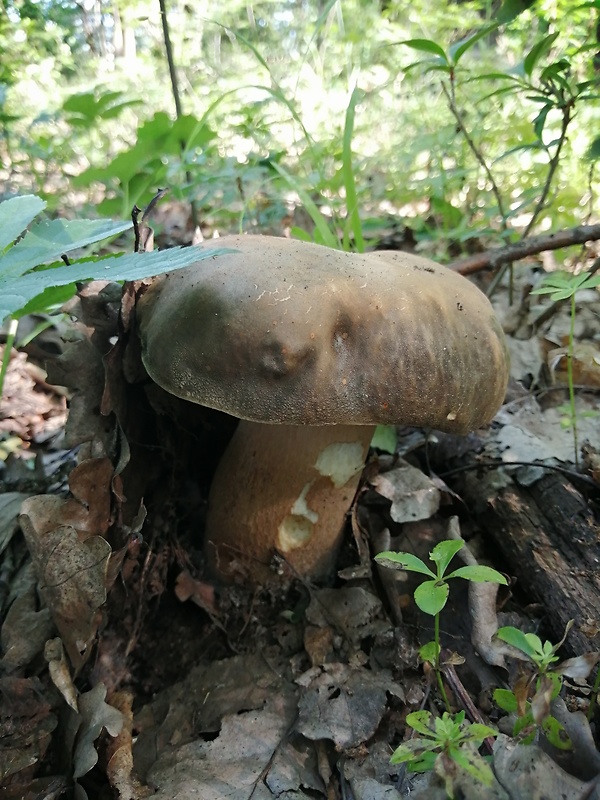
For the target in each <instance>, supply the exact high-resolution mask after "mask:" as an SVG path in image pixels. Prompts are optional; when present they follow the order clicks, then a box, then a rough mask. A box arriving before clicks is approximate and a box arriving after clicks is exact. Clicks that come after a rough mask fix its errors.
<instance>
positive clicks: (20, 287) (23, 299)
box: [0, 247, 232, 320]
mask: <svg viewBox="0 0 600 800" xmlns="http://www.w3.org/2000/svg"><path fill="white" fill-rule="evenodd" d="M226 252H232V251H231V250H226V249H224V248H218V247H217V248H209V249H207V248H206V247H174V248H172V249H170V250H155V251H154V252H152V253H131V254H129V255H118V256H107V257H106V258H103V259H98V260H94V261H89V260H86V261H85V262H83V261H80V262H78V261H75V262H73V264H70V265H69V266H68V267H67V266H56V267H53V268H51V269H47V270H42V271H39V272H30V273H29V274H28V275H24V276H23V277H21V278H17V279H16V280H14V279H11V280H5V279H3V278H2V277H0V320H4V319H5V318H6V317H7V316H9V315H16V314H17V312H19V310H20V309H22V308H23V307H24V306H25V305H26V304H27V303H29V302H30V301H31V300H33V298H35V297H37V296H38V295H39V294H41V293H42V292H43V291H44V290H45V289H47V288H48V287H52V286H65V285H67V284H71V283H74V282H76V281H83V280H88V279H99V278H102V279H104V280H108V281H123V280H127V281H135V280H141V279H142V278H149V277H151V276H152V275H158V274H160V273H163V272H171V271H173V270H175V269H181V268H183V267H187V266H189V265H190V264H194V263H196V262H197V261H202V260H203V259H205V258H213V257H214V256H218V255H221V254H223V253H226Z"/></svg>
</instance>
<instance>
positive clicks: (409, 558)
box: [375, 539, 506, 708]
mask: <svg viewBox="0 0 600 800" xmlns="http://www.w3.org/2000/svg"><path fill="white" fill-rule="evenodd" d="M463 546H464V541H463V540H462V539H448V540H447V541H444V542H440V543H439V544H436V546H435V547H434V548H433V550H432V551H431V553H430V554H429V558H430V559H431V561H433V562H434V564H435V567H436V571H435V572H433V571H432V570H431V569H429V567H428V566H427V564H425V562H424V561H421V559H420V558H418V557H417V556H415V555H413V554H412V553H395V552H392V551H386V552H384V553H379V555H377V556H375V561H377V563H378V564H381V565H382V566H384V567H390V568H391V569H403V570H407V571H408V572H418V573H420V574H422V575H427V577H429V578H430V580H427V581H423V583H421V584H420V585H419V586H417V588H416V589H415V595H414V597H415V603H416V604H417V606H418V607H419V608H420V609H421V611H423V612H424V613H425V614H429V615H430V616H432V617H433V618H434V637H435V638H434V641H433V642H430V643H429V644H426V645H424V646H423V647H422V648H421V650H420V653H421V658H423V660H424V661H430V662H431V663H432V664H433V667H434V669H435V671H436V674H437V678H438V685H439V687H440V692H441V694H442V697H443V698H444V702H445V703H446V707H447V708H448V701H447V699H446V695H445V691H444V686H443V683H442V678H441V675H440V650H441V646H440V611H441V610H442V609H443V608H444V606H445V605H446V601H447V600H448V594H449V592H450V587H449V586H448V581H449V580H451V579H452V578H464V579H465V580H467V581H474V582H475V583H486V582H490V583H501V584H506V578H505V577H504V576H503V575H501V574H500V573H499V572H498V571H497V570H495V569H492V568H491V567H485V566H480V565H472V566H465V567H459V568H458V569H455V570H453V571H452V572H450V573H448V574H446V570H447V569H448V567H449V565H450V562H451V561H452V559H453V558H454V556H455V555H456V554H457V553H458V551H459V550H460V549H461V548H462V547H463Z"/></svg>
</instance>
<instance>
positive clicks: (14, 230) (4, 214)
mask: <svg viewBox="0 0 600 800" xmlns="http://www.w3.org/2000/svg"><path fill="white" fill-rule="evenodd" d="M45 208H46V203H45V201H44V200H42V199H41V197H36V195H34V194H26V195H22V196H21V197H12V198H11V199H10V200H5V201H4V202H3V203H0V254H1V253H2V251H3V250H4V249H5V248H7V247H8V245H9V244H12V243H13V242H14V241H15V239H16V238H17V237H18V236H20V235H21V234H22V233H23V231H24V230H25V228H26V227H27V226H28V225H29V223H30V222H31V221H32V220H34V219H35V218H36V217H37V215H38V214H39V213H40V212H41V211H43V210H44V209H45ZM1 263H2V260H1V255H0V264H1Z"/></svg>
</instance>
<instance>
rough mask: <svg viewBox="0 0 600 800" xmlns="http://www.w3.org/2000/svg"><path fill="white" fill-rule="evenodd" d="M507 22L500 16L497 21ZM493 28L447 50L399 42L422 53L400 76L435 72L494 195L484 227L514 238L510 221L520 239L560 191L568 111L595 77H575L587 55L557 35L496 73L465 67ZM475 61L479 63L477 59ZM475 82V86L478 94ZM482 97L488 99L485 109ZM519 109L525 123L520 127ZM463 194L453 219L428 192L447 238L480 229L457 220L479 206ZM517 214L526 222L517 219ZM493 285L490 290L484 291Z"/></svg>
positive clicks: (593, 93) (462, 174) (426, 42)
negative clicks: (560, 44) (560, 43)
mask: <svg viewBox="0 0 600 800" xmlns="http://www.w3.org/2000/svg"><path fill="white" fill-rule="evenodd" d="M521 10H523V7H522V8H521ZM507 19H508V18H507V17H506V16H504V17H502V18H501V21H502V22H505V21H507ZM498 27H499V23H494V24H491V25H485V26H483V27H482V28H481V29H480V30H478V31H477V32H476V33H475V34H472V35H471V36H469V37H467V38H465V39H462V40H460V41H458V42H456V43H455V44H453V45H451V46H450V47H443V46H442V45H441V44H440V43H439V42H437V41H434V40H432V39H408V40H406V41H402V42H400V44H402V45H404V46H407V47H410V48H412V49H413V50H416V51H419V52H421V53H424V54H426V58H421V59H419V60H418V61H416V62H414V63H411V64H409V65H408V66H406V67H405V70H404V71H405V73H409V72H411V71H413V70H414V69H415V68H420V69H421V71H422V72H423V73H425V74H429V75H435V76H439V78H440V82H439V85H440V88H441V90H442V93H443V95H444V96H445V98H446V102H447V106H448V109H449V111H450V113H451V115H452V117H453V118H454V122H455V126H456V130H457V132H460V134H461V137H462V140H463V142H464V143H465V144H466V146H467V148H468V151H470V155H471V159H472V160H474V161H475V164H476V169H477V170H479V171H480V172H481V173H482V176H483V178H484V180H485V184H486V189H487V191H489V192H491V196H492V197H493V198H494V201H495V204H496V221H495V222H494V223H493V224H492V228H494V227H496V228H497V227H498V226H499V228H500V234H501V235H502V237H503V238H504V239H509V238H510V237H511V236H513V235H514V234H513V233H512V226H515V225H518V226H519V228H520V229H521V230H520V233H519V238H521V239H523V238H525V237H527V236H528V235H529V233H530V232H531V231H532V230H533V228H534V227H535V225H536V224H537V223H538V222H539V221H540V218H541V215H542V214H543V213H546V212H547V211H549V210H550V209H551V207H552V206H558V205H559V203H557V199H558V197H559V196H560V193H561V191H562V190H559V189H557V188H556V184H557V180H556V179H557V174H558V168H559V165H560V164H561V162H562V161H563V160H564V151H565V146H566V144H567V141H568V139H567V131H568V130H569V128H570V126H571V123H572V121H573V119H574V115H575V112H576V109H579V108H580V107H581V106H582V105H583V104H584V103H585V102H589V101H593V100H596V99H597V97H598V94H597V79H596V77H595V76H593V75H592V76H591V79H589V80H586V79H585V78H586V77H587V76H586V75H585V74H583V73H584V72H585V71H586V68H587V71H588V74H589V66H588V65H587V63H586V61H584V60H583V59H584V58H585V57H586V54H587V48H586V46H585V45H584V46H582V47H580V48H579V49H578V50H573V49H571V50H567V49H566V48H563V52H560V51H557V50H556V42H557V39H558V37H559V32H553V33H551V34H548V35H544V36H540V37H538V38H536V40H535V41H534V43H533V45H532V46H530V47H529V49H528V50H525V53H524V55H523V57H522V59H521V61H520V62H518V63H517V64H516V65H514V66H509V67H508V66H507V67H506V68H505V69H504V70H500V69H498V68H496V67H494V68H493V69H492V70H490V69H487V70H486V69H485V68H484V69H483V70H482V69H479V70H477V69H476V68H474V67H473V65H472V64H471V65H466V66H465V64H464V63H463V62H464V58H465V56H466V55H467V53H469V51H471V50H472V48H473V47H474V46H475V45H477V44H478V43H480V41H481V40H482V39H483V38H485V37H486V36H489V35H490V34H492V33H494V32H495V30H496V29H497V28H498ZM478 60H480V61H481V62H484V63H485V58H481V59H478ZM587 60H588V61H589V59H587ZM544 62H546V63H544ZM478 86H481V87H482V89H483V91H481V92H480V91H478ZM490 101H493V110H492V107H490ZM511 103H512V106H511ZM509 108H510V109H511V111H510V113H512V115H513V117H514V116H515V115H518V117H517V118H516V119H515V120H514V125H513V126H512V127H515V128H518V130H519V133H518V135H517V136H516V137H515V138H514V144H513V142H511V135H510V134H508V133H507V127H506V114H507V112H508V110H509ZM498 111H501V113H500V114H498ZM524 113H525V114H528V116H529V120H530V122H529V123H528V124H526V125H524V122H525V119H524V116H523V114H524ZM494 117H495V119H494ZM477 118H480V119H481V120H485V124H484V125H481V126H477V125H476V124H475V123H474V122H473V120H474V119H475V120H477ZM503 118H504V119H503ZM500 120H503V123H502V124H503V126H504V131H503V133H502V134H501V135H499V136H497V137H496V140H497V143H498V144H499V146H498V144H496V143H494V142H492V141H491V139H490V136H489V133H487V132H486V128H490V127H491V126H494V125H498V123H499V122H500ZM593 151H594V149H593V147H592V148H590V153H593ZM515 156H518V159H519V160H518V162H517V170H516V172H515V173H514V175H510V173H509V172H507V166H506V164H507V163H508V164H510V163H514V160H515ZM590 157H591V156H590ZM457 167H458V163H457ZM441 170H442V174H443V175H446V174H447V170H446V169H445V168H444V167H443V166H442V168H441ZM467 170H468V164H466V163H465V165H464V167H463V169H462V170H458V179H459V180H460V183H461V184H462V187H463V189H464V188H466V186H467V185H468V184H469V183H471V184H472V182H473V181H472V179H471V180H470V181H466V180H465V178H466V175H467ZM463 195H464V196H465V197H466V199H467V204H466V206H465V211H464V214H462V215H460V216H459V218H458V222H457V220H456V218H455V215H453V214H451V213H450V214H449V213H448V212H449V211H450V212H451V211H456V210H457V209H456V208H454V206H452V204H449V203H448V200H447V197H444V196H443V195H442V196H439V195H438V194H436V192H435V191H434V192H432V197H431V207H432V211H434V212H435V210H436V207H441V208H443V209H446V211H445V213H443V214H442V215H441V220H442V223H443V222H444V220H447V222H448V225H449V226H450V230H448V229H446V231H445V234H446V235H450V234H451V235H452V236H453V237H454V238H464V234H465V233H466V235H468V229H469V228H471V229H476V230H477V229H479V234H480V233H481V225H478V226H473V224H472V223H471V225H469V224H468V222H467V224H466V226H465V221H467V220H468V219H469V218H470V217H471V215H472V211H471V209H472V208H475V209H477V207H478V206H479V208H482V206H481V203H477V202H475V203H474V202H473V200H474V198H473V193H472V190H471V189H469V192H468V193H467V194H466V195H465V193H464V191H463ZM524 214H525V215H527V219H526V220H523V221H521V220H522V218H523V215H524ZM517 217H519V218H520V219H517ZM490 221H491V219H490ZM461 222H462V225H461V224H460V223H461ZM503 272H504V269H503V270H500V272H499V273H498V276H497V277H498V280H499V279H500V278H501V276H502V274H503ZM496 283H497V281H495V282H494V283H493V284H492V286H491V287H490V290H491V291H493V288H495V286H496Z"/></svg>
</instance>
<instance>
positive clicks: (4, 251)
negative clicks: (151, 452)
mask: <svg viewBox="0 0 600 800" xmlns="http://www.w3.org/2000/svg"><path fill="white" fill-rule="evenodd" d="M45 205H46V203H45V202H44V201H43V200H42V199H40V198H39V197H36V196H35V195H25V196H23V197H14V198H12V199H10V200H5V201H4V202H3V203H0V324H1V323H5V324H7V326H8V333H7V341H6V346H5V348H4V357H3V361H2V366H1V368H0V397H1V396H2V387H3V385H4V377H5V375H6V370H7V368H8V363H9V360H10V351H11V347H12V345H13V343H14V339H15V334H16V329H17V321H18V319H19V318H20V317H22V316H23V315H25V314H29V313H33V312H45V311H49V310H52V309H54V308H56V307H57V306H59V305H61V304H62V303H64V302H65V301H66V300H67V299H68V298H69V297H71V296H72V295H73V293H74V292H75V283H76V282H77V281H84V280H88V279H99V278H102V279H104V280H113V281H125V280H127V281H133V280H141V279H142V278H149V277H151V276H152V275H157V274H158V273H162V272H170V271H171V270H174V269H180V268H181V267H186V266H188V265H189V264H192V263H194V262H195V261H200V260H201V259H203V258H209V257H212V256H214V255H219V254H220V253H222V252H224V251H223V250H222V249H220V250H219V249H210V250H207V249H205V248H198V247H191V248H173V249H171V250H166V251H155V252H152V253H130V254H129V255H123V254H122V253H117V254H111V255H109V256H104V257H99V256H93V257H89V256H88V257H87V258H79V259H77V260H75V261H73V263H68V262H67V263H66V264H65V263H64V262H62V261H59V260H58V259H60V258H61V257H62V256H63V255H64V254H65V253H67V252H70V251H72V250H79V249H81V248H84V247H87V246H88V245H91V244H94V243H95V242H99V241H101V240H103V239H107V238H109V237H115V236H117V235H118V234H120V233H123V232H124V231H126V230H128V229H129V228H130V227H131V226H132V223H131V222H113V221H112V220H106V219H97V220H89V219H82V220H71V221H66V220H62V219H55V220H52V221H45V220H42V221H40V222H37V223H36V224H34V225H33V226H32V227H31V228H30V229H29V231H28V232H27V233H25V234H23V232H24V231H25V229H26V228H27V227H28V226H29V225H30V224H31V223H32V222H33V220H34V219H35V217H37V216H38V214H40V213H41V212H42V211H43V209H44V208H45ZM17 239H18V241H16V243H15V240H17Z"/></svg>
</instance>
